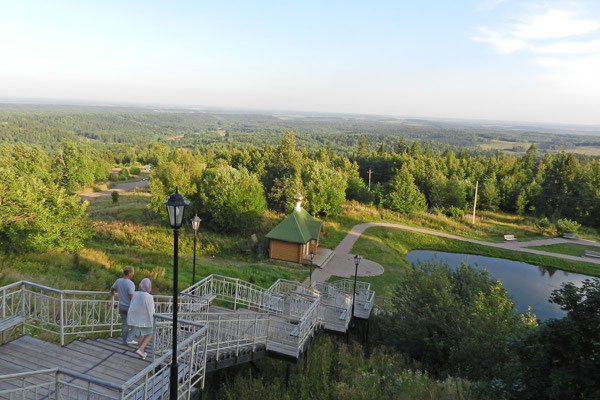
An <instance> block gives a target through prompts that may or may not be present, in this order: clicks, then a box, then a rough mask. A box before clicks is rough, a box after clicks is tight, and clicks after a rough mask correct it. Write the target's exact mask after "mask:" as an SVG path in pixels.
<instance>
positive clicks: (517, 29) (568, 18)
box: [511, 9, 600, 40]
mask: <svg viewBox="0 0 600 400" xmlns="http://www.w3.org/2000/svg"><path fill="white" fill-rule="evenodd" d="M599 28H600V22H598V21H595V20H591V19H582V18H578V17H577V15H576V14H574V13H571V12H567V11H562V10H557V9H549V10H547V11H546V12H545V13H544V14H540V15H534V16H533V17H531V18H528V19H527V20H526V21H524V22H522V23H519V24H516V25H515V26H514V29H513V30H512V31H511V35H512V36H513V37H515V38H520V39H523V40H540V39H558V38H565V37H569V36H576V35H584V34H587V33H592V32H595V31H597V30H598V29H599Z"/></svg>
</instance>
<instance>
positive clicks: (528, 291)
mask: <svg viewBox="0 0 600 400" xmlns="http://www.w3.org/2000/svg"><path fill="white" fill-rule="evenodd" d="M405 259H406V260H407V261H408V262H410V263H411V264H413V263H416V262H418V261H430V260H435V259H437V260H441V261H447V262H448V265H450V267H452V268H456V267H457V266H458V265H459V264H460V263H461V262H465V263H466V264H468V265H470V266H472V267H474V268H485V269H487V271H488V272H489V274H490V276H491V277H493V278H495V279H498V280H500V281H502V285H503V287H504V288H505V289H506V291H507V292H508V294H509V295H510V296H511V297H512V299H513V301H514V302H515V305H516V308H517V310H518V311H519V312H520V313H524V312H527V306H531V309H532V311H533V313H534V314H535V315H536V316H537V317H538V318H539V319H541V320H545V319H548V318H562V317H563V316H564V315H565V312H564V311H562V310H561V309H560V307H559V306H558V305H556V304H553V303H550V302H549V301H548V299H549V298H550V294H551V293H552V291H553V290H554V289H558V288H560V286H561V284H562V283H563V282H573V283H574V284H575V285H578V286H580V285H581V282H582V281H583V280H585V279H588V278H592V277H591V276H588V275H583V274H575V273H572V272H565V271H561V270H558V269H555V268H547V267H540V266H537V265H531V264H527V263H524V262H521V261H512V260H505V259H503V258H494V257H484V256H475V255H472V254H456V253H445V252H441V251H430V250H412V251H409V252H408V253H407V254H406V256H405ZM565 262H566V261H565Z"/></svg>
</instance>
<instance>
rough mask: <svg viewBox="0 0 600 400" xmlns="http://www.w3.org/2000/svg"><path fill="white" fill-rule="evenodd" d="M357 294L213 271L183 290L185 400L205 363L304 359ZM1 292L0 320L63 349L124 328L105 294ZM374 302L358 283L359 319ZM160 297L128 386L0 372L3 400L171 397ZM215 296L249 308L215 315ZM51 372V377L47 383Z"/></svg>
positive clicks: (166, 320)
mask: <svg viewBox="0 0 600 400" xmlns="http://www.w3.org/2000/svg"><path fill="white" fill-rule="evenodd" d="M353 288H354V281H353V280H349V279H343V280H340V281H337V282H333V283H314V284H313V287H311V288H307V287H306V286H304V285H303V284H301V283H299V282H295V281H289V280H283V279H280V280H278V281H277V282H275V283H274V284H273V285H272V286H271V287H270V288H269V289H265V288H262V287H260V286H257V285H254V284H252V283H249V282H245V281H242V280H240V279H235V278H228V277H224V276H220V275H209V276H208V277H206V278H204V279H203V280H201V281H199V282H197V283H196V284H195V285H192V286H190V287H189V288H187V289H185V290H184V291H182V296H181V302H180V303H179V315H180V320H179V323H178V335H177V337H178V343H179V345H178V346H179V347H178V348H179V352H178V363H179V365H180V366H181V368H180V377H179V378H180V386H179V387H180V391H179V395H178V398H181V399H185V398H189V396H190V395H191V388H192V386H194V385H202V386H203V385H204V375H205V371H206V362H207V360H210V361H211V362H212V361H216V362H218V361H219V360H221V359H223V358H226V357H233V356H235V357H237V356H238V355H239V354H240V353H241V352H247V351H250V350H251V351H252V352H255V351H256V350H257V348H260V349H266V350H269V351H274V352H278V353H281V354H285V355H289V356H292V357H296V358H298V357H300V354H301V353H302V352H303V351H304V350H305V349H306V346H307V345H308V343H309V341H310V339H311V338H312V336H313V335H314V334H315V332H316V330H317V329H318V328H319V327H321V326H324V327H325V328H327V329H331V330H336V331H341V332H345V330H346V329H348V325H349V322H350V318H351V315H350V314H351V313H350V311H349V310H350V307H351V302H352V294H351V293H352V290H353ZM348 292H350V294H348ZM0 296H1V299H0V318H1V319H0V320H6V319H7V318H10V317H20V318H21V319H20V321H21V322H20V323H21V326H19V328H22V332H21V334H24V333H25V331H26V329H28V328H35V329H40V330H42V331H45V332H50V333H52V334H55V335H58V336H59V338H60V342H61V344H64V342H65V337H68V336H69V335H89V334H97V333H107V334H110V335H112V334H113V333H114V332H115V331H118V329H119V326H120V316H119V313H118V300H117V299H116V298H115V297H114V296H112V295H111V294H110V293H108V292H94V291H76V290H58V289H54V288H50V287H46V286H43V285H37V284H34V283H31V282H27V281H20V282H16V283H13V284H10V285H6V286H4V287H0ZM374 298H375V296H374V292H373V291H372V290H370V285H369V284H368V283H364V282H357V296H356V309H355V315H356V316H361V315H362V314H364V313H367V312H368V313H370V311H371V309H372V307H373V302H374ZM154 299H155V311H156V314H155V316H154V338H153V345H154V359H153V363H152V364H151V365H150V366H148V367H147V368H145V369H144V370H142V371H141V372H140V373H138V374H136V376H134V377H132V378H131V379H129V380H128V381H127V382H125V383H124V384H123V385H120V386H119V385H115V384H114V383H110V382H106V381H102V380H99V379H96V378H92V377H89V376H86V375H83V374H79V373H76V372H73V371H67V370H64V369H55V370H41V371H34V372H31V373H24V375H23V374H16V375H15V374H13V375H4V376H0V382H10V383H11V384H10V385H8V386H10V388H9V389H3V390H0V398H3V397H2V395H5V394H6V395H7V396H6V398H21V397H22V396H23V397H24V398H34V399H37V398H52V397H53V396H55V397H54V398H57V399H59V398H60V399H75V398H87V397H93V398H100V399H136V400H138V399H151V398H152V399H161V398H167V397H168V384H169V374H170V370H169V368H168V365H169V364H170V362H171V360H170V358H171V354H172V353H171V339H172V317H171V316H170V315H168V314H172V301H171V300H172V299H171V297H170V296H160V295H159V296H154ZM213 300H219V301H223V302H226V303H228V304H231V305H233V309H238V308H240V307H242V308H247V309H249V310H250V311H247V312H244V311H241V312H240V311H237V312H210V304H211V302H212V301H213ZM251 310H254V311H257V312H252V311H251ZM359 314H360V315H359ZM52 374H54V378H53V379H47V380H45V379H41V378H40V377H44V376H45V377H47V376H50V375H52ZM66 376H68V377H69V379H65V378H64V377H66ZM32 377H35V378H36V379H33V380H32ZM40 382H41V383H40ZM0 389H2V387H0Z"/></svg>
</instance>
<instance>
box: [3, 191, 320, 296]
mask: <svg viewBox="0 0 600 400" xmlns="http://www.w3.org/2000/svg"><path fill="white" fill-rule="evenodd" d="M148 201H149V195H148V194H147V193H144V192H137V193H122V194H121V196H120V197H119V202H118V203H117V204H113V203H112V200H111V198H110V197H100V198H97V199H94V200H92V201H91V202H90V205H89V207H88V211H87V214H88V215H89V219H90V224H91V229H92V230H93V232H94V236H93V237H92V238H91V239H89V240H88V241H87V242H86V245H85V248H84V249H82V250H80V251H79V252H78V253H77V254H68V253H61V252H48V253H42V254H38V253H26V254H11V255H2V256H0V257H1V258H0V266H1V267H2V268H1V269H0V270H1V271H2V272H0V284H6V283H9V282H14V281H16V280H20V279H26V280H30V281H33V282H37V283H41V284H46V285H49V286H53V287H57V288H65V289H66V288H70V289H76V288H77V289H87V290H105V289H107V288H108V287H110V285H111V284H112V283H113V281H114V280H115V279H116V278H117V277H119V276H120V275H121V271H122V269H123V267H124V266H125V265H133V266H134V267H136V276H135V278H134V281H136V282H139V280H141V279H142V278H143V277H149V278H151V279H152V280H153V281H154V286H155V287H156V288H157V290H159V291H161V292H164V293H169V292H170V290H171V284H172V272H173V269H172V266H173V232H172V230H171V228H169V227H168V225H167V223H166V217H165V218H162V217H160V216H157V215H155V214H154V213H152V212H151V211H148V210H147V209H146V205H147V204H148ZM273 223H274V222H272V221H271V220H270V219H266V221H265V227H262V228H260V229H261V230H264V229H267V228H268V226H269V225H272V224H273ZM247 243H248V238H246V237H241V236H234V235H224V234H219V233H214V232H210V231H208V230H206V229H202V228H201V230H200V231H199V240H198V245H197V253H196V254H197V260H196V280H199V279H201V278H202V277H204V276H207V275H209V274H213V273H215V274H222V275H227V276H231V277H234V278H240V279H244V280H248V281H250V282H253V283H256V284H258V285H261V286H265V287H268V286H270V285H271V284H272V283H273V282H275V280H277V279H279V278H285V279H292V280H304V279H305V278H307V277H308V269H307V268H302V267H299V266H294V265H290V264H285V263H274V262H270V261H268V260H267V259H266V258H265V257H264V256H262V257H260V256H255V255H252V254H249V255H247V254H246V252H245V250H246V247H248V246H247ZM179 245H180V250H179V251H180V253H179V282H180V286H181V288H184V287H186V286H188V285H189V284H190V283H191V282H192V259H193V231H192V230H191V228H189V226H188V227H184V228H182V229H181V234H180V241H179Z"/></svg>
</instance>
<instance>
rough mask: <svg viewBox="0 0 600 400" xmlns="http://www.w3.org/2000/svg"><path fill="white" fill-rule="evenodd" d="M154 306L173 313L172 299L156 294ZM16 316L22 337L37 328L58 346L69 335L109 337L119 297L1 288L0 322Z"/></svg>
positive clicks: (25, 286)
mask: <svg viewBox="0 0 600 400" xmlns="http://www.w3.org/2000/svg"><path fill="white" fill-rule="evenodd" d="M154 304H155V310H156V312H159V313H171V312H172V307H173V305H172V299H171V296H164V295H155V296H154ZM179 309H180V310H182V311H187V310H188V309H189V304H188V303H185V302H182V304H180V305H179ZM16 316H18V317H22V322H21V323H20V325H21V328H22V330H21V334H25V331H26V329H27V328H35V329H39V330H42V331H44V332H48V333H51V334H54V335H57V336H58V337H59V340H60V344H61V345H64V344H65V338H66V337H68V336H74V335H89V334H97V333H108V334H110V335H111V336H112V335H113V334H114V333H115V332H118V331H119V329H120V325H121V318H120V315H119V301H118V297H117V296H113V295H112V294H111V293H110V292H97V291H83V290H58V289H54V288H51V287H48V286H43V285H38V284H36V283H32V282H28V281H19V282H15V283H12V284H10V285H6V286H3V287H0V320H4V319H6V318H9V317H16ZM2 334H3V341H4V339H5V332H3V333H2Z"/></svg>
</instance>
